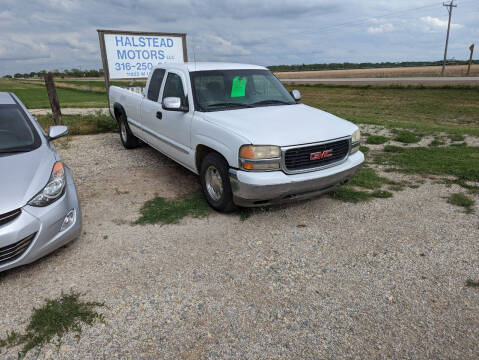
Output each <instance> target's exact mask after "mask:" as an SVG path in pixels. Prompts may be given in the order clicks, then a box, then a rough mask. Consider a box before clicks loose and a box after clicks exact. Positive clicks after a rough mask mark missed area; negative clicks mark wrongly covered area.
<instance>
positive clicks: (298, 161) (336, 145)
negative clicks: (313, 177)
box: [284, 139, 349, 171]
mask: <svg viewBox="0 0 479 360" xmlns="http://www.w3.org/2000/svg"><path fill="white" fill-rule="evenodd" d="M327 150H331V151H330V152H329V154H330V155H331V156H329V157H324V158H316V159H313V160H312V159H311V154H316V153H323V152H324V151H327ZM348 152H349V139H345V140H339V141H333V142H330V143H325V144H320V145H311V146H305V147H299V148H294V149H289V150H286V152H285V158H284V165H285V167H286V170H289V171H300V170H306V169H313V168H317V167H321V166H326V165H331V164H333V163H335V162H338V161H340V160H342V159H344V158H345V157H346V156H347V155H348Z"/></svg>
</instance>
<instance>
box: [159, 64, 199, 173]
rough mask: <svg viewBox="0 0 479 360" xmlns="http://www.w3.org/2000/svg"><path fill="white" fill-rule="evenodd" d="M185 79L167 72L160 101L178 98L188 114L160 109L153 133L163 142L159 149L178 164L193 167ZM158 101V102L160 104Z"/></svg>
mask: <svg viewBox="0 0 479 360" xmlns="http://www.w3.org/2000/svg"><path fill="white" fill-rule="evenodd" d="M186 89H187V86H186V77H185V75H184V73H183V72H181V71H177V70H168V72H167V74H166V80H165V81H164V85H163V89H162V91H161V101H163V99H164V98H166V97H178V98H180V100H181V103H182V104H183V105H185V106H189V111H188V112H183V111H169V110H165V109H163V108H162V109H161V110H160V111H161V116H160V117H161V119H159V120H158V121H156V122H155V127H154V129H153V130H154V131H155V132H156V133H157V134H158V135H159V137H160V139H159V140H160V141H161V142H163V144H162V146H161V149H163V151H164V152H165V153H166V154H168V155H170V156H171V157H173V158H174V159H175V160H177V161H178V162H180V163H182V164H183V165H185V166H187V167H190V168H191V167H193V166H192V164H191V161H192V157H191V154H192V151H191V148H190V128H191V120H192V117H193V106H192V104H189V99H188V95H187V94H188V93H187V91H186ZM161 101H160V102H161Z"/></svg>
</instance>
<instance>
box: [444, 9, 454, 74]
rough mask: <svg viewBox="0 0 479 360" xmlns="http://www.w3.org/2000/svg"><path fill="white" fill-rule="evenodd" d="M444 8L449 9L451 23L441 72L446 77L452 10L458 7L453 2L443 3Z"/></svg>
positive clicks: (449, 23)
mask: <svg viewBox="0 0 479 360" xmlns="http://www.w3.org/2000/svg"><path fill="white" fill-rule="evenodd" d="M442 6H445V7H447V8H448V9H447V12H448V13H449V22H448V23H447V36H446V47H445V49H444V60H443V62H442V72H441V75H442V76H444V70H446V59H447V45H448V44H449V30H450V29H451V16H452V8H455V7H457V5H454V0H451V2H450V3H449V4H446V3H442Z"/></svg>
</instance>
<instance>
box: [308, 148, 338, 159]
mask: <svg viewBox="0 0 479 360" xmlns="http://www.w3.org/2000/svg"><path fill="white" fill-rule="evenodd" d="M331 156H333V149H329V150H324V151H319V152H315V153H311V154H309V160H321V159H327V158H330V157H331Z"/></svg>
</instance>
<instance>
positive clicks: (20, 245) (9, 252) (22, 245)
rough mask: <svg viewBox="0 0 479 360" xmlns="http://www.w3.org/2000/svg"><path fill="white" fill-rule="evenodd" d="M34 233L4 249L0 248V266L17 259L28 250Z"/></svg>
mask: <svg viewBox="0 0 479 360" xmlns="http://www.w3.org/2000/svg"><path fill="white" fill-rule="evenodd" d="M35 235H36V233H33V234H31V235H30V236H27V237H26V238H24V239H22V240H20V241H18V242H16V243H15V244H11V245H8V246H5V247H2V248H0V265H3V264H4V263H7V262H10V261H13V260H15V259H18V258H19V257H20V256H22V255H23V253H24V252H25V250H27V249H28V247H29V246H30V244H31V243H32V241H33V239H34V238H35Z"/></svg>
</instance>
